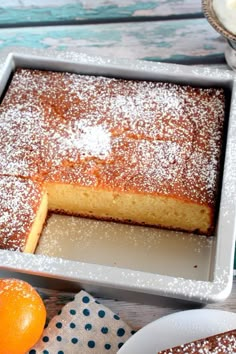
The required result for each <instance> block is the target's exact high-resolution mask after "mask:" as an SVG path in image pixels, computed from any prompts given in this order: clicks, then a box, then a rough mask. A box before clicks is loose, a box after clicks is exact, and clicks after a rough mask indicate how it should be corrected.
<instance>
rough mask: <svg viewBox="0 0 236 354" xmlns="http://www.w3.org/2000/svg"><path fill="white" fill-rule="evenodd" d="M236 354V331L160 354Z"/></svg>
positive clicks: (159, 353) (163, 351)
mask: <svg viewBox="0 0 236 354" xmlns="http://www.w3.org/2000/svg"><path fill="white" fill-rule="evenodd" d="M182 353H183V354H235V353H236V330H235V329H234V330H230V331H227V332H224V333H220V334H216V335H214V336H210V337H206V338H203V339H198V340H196V341H193V342H189V343H186V344H182V345H179V346H176V347H173V348H170V349H166V350H162V351H160V352H158V354H182Z"/></svg>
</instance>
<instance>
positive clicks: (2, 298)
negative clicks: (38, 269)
mask: <svg viewBox="0 0 236 354" xmlns="http://www.w3.org/2000/svg"><path fill="white" fill-rule="evenodd" d="M45 321H46V309H45V305H44V303H43V301H42V299H41V297H40V295H39V294H38V293H37V291H36V290H35V289H34V288H33V287H32V286H31V285H30V284H29V283H27V282H25V281H23V280H19V279H10V278H7V279H0V354H23V353H26V352H27V351H28V350H29V349H30V348H31V347H32V346H33V345H34V344H35V343H37V341H38V340H39V338H40V336H41V334H42V332H43V329H44V325H45Z"/></svg>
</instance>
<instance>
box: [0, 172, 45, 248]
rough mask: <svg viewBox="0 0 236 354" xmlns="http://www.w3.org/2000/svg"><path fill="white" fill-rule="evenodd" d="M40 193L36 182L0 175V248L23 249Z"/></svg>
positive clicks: (39, 199)
mask: <svg viewBox="0 0 236 354" xmlns="http://www.w3.org/2000/svg"><path fill="white" fill-rule="evenodd" d="M41 195H42V191H41V188H40V185H39V184H38V183H36V182H33V181H31V180H26V179H23V178H18V177H13V176H1V177H0V200H1V203H0V230H1V237H0V248H2V249H9V250H19V251H22V250H23V249H24V247H25V243H26V240H27V237H28V234H29V232H30V230H31V227H32V224H33V222H34V219H35V214H36V210H37V207H38V205H39V203H40V201H41Z"/></svg>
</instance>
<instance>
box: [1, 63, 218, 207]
mask: <svg viewBox="0 0 236 354" xmlns="http://www.w3.org/2000/svg"><path fill="white" fill-rule="evenodd" d="M224 112H225V97H224V91H223V90H222V89H218V88H216V89H215V88H194V87H190V86H180V85H177V84H172V83H162V82H149V81H133V80H121V79H114V78H106V77H96V76H88V75H77V74H70V73H60V72H50V71H39V70H29V69H18V70H17V71H16V73H15V74H14V76H13V79H12V82H11V84H10V86H9V89H8V91H7V93H6V96H5V98H4V100H3V102H2V105H1V107H0V116H1V127H0V173H7V174H10V175H20V176H29V177H30V176H37V177H38V178H40V179H42V180H46V181H47V182H50V183H54V182H60V181H62V182H64V183H71V182H72V183H79V184H81V185H83V186H94V187H96V188H102V189H104V188H105V189H107V188H110V189H112V190H117V191H123V192H131V193H148V194H160V195H172V196H173V197H175V198H182V199H185V200H186V201H189V202H191V201H194V202H198V203H200V204H201V203H202V204H203V203H206V204H208V205H210V206H212V205H214V204H215V199H216V190H217V188H216V186H217V182H218V174H219V173H218V172H219V160H220V153H221V145H222V137H223V124H224V114H225V113H224ZM6 156H7V160H6ZM58 167H59V168H58Z"/></svg>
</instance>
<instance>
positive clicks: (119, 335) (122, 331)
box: [117, 328, 125, 337]
mask: <svg viewBox="0 0 236 354" xmlns="http://www.w3.org/2000/svg"><path fill="white" fill-rule="evenodd" d="M124 334H125V330H124V328H119V329H118V331H117V335H118V337H123V335H124Z"/></svg>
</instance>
